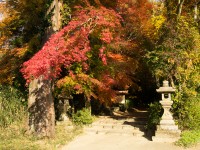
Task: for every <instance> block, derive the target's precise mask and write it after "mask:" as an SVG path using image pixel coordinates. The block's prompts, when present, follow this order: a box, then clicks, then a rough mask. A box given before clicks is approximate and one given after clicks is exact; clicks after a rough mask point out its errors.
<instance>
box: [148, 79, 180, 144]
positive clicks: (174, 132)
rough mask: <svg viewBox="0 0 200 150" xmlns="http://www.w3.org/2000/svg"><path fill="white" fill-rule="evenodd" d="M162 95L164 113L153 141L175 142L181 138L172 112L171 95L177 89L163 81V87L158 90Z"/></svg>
mask: <svg viewBox="0 0 200 150" xmlns="http://www.w3.org/2000/svg"><path fill="white" fill-rule="evenodd" d="M156 91H157V92H158V93H161V94H162V100H161V101H160V103H161V105H162V107H163V109H164V113H163V116H162V118H161V121H160V124H159V125H158V126H157V131H156V133H155V137H153V138H152V139H153V141H159V142H175V141H177V140H178V139H179V138H180V133H181V132H180V130H179V129H178V126H177V125H176V124H175V122H174V120H173V116H172V114H171V112H170V109H171V106H172V104H173V101H171V93H173V92H175V89H173V88H172V87H169V82H168V81H163V87H160V88H159V89H157V90H156Z"/></svg>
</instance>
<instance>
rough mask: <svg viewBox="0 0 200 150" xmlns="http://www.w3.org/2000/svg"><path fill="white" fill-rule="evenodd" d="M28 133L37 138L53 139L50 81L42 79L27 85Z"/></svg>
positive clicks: (53, 127) (53, 114)
mask: <svg viewBox="0 0 200 150" xmlns="http://www.w3.org/2000/svg"><path fill="white" fill-rule="evenodd" d="M28 113H29V118H28V127H29V129H28V132H29V133H30V134H36V135H37V136H39V137H53V136H54V134H55V110H54V99H53V96H52V86H51V81H48V80H43V79H42V77H40V78H39V79H34V80H33V81H32V82H31V83H30V85H29V99H28Z"/></svg>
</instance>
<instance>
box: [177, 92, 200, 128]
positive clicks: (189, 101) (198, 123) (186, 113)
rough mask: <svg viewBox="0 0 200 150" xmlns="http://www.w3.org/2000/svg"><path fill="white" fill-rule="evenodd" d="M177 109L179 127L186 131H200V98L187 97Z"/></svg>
mask: <svg viewBox="0 0 200 150" xmlns="http://www.w3.org/2000/svg"><path fill="white" fill-rule="evenodd" d="M178 106H179V107H177V112H176V113H177V114H178V117H179V125H180V127H181V128H182V129H184V130H200V119H199V118H200V96H196V97H193V96H191V97H187V98H185V99H183V100H182V101H181V102H180V105H178Z"/></svg>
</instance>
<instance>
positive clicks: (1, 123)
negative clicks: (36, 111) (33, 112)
mask: <svg viewBox="0 0 200 150" xmlns="http://www.w3.org/2000/svg"><path fill="white" fill-rule="evenodd" d="M22 101H24V99H23V95H22V93H20V92H19V91H18V90H17V89H15V88H13V87H11V86H2V85H0V127H2V128H4V127H7V126H8V125H10V124H11V123H13V122H15V121H16V122H17V121H21V120H23V118H24V117H25V107H24V106H23V105H22Z"/></svg>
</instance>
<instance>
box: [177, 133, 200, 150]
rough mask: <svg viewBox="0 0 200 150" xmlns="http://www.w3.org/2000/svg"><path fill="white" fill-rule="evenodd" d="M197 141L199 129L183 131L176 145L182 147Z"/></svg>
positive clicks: (198, 139) (192, 144) (199, 140)
mask: <svg viewBox="0 0 200 150" xmlns="http://www.w3.org/2000/svg"><path fill="white" fill-rule="evenodd" d="M198 143H200V130H192V131H184V132H182V134H181V138H180V139H179V140H178V141H177V142H176V144H177V145H179V146H183V147H192V146H194V145H196V144H198Z"/></svg>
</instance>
